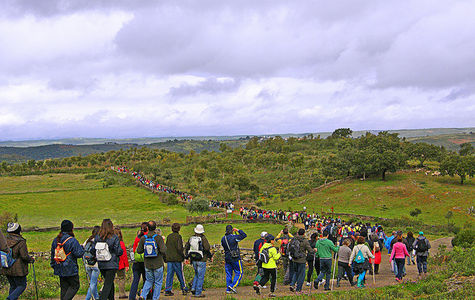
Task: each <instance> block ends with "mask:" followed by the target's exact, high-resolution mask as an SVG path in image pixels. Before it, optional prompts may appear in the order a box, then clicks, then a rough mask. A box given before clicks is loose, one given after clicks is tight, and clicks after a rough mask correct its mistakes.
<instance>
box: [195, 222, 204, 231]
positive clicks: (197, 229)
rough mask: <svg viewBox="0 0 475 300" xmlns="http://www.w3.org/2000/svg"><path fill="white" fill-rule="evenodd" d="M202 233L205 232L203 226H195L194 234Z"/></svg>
mask: <svg viewBox="0 0 475 300" xmlns="http://www.w3.org/2000/svg"><path fill="white" fill-rule="evenodd" d="M204 232H205V229H204V227H203V225H201V224H198V225H196V227H195V233H204Z"/></svg>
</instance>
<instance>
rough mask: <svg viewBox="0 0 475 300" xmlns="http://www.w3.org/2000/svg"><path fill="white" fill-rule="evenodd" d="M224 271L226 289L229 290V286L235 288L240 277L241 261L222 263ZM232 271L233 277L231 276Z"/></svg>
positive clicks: (239, 281)
mask: <svg viewBox="0 0 475 300" xmlns="http://www.w3.org/2000/svg"><path fill="white" fill-rule="evenodd" d="M224 269H225V271H226V291H230V289H229V287H232V288H233V289H235V288H237V287H238V285H239V283H241V279H242V262H241V260H238V261H233V262H226V263H225V264H224ZM233 272H234V278H233Z"/></svg>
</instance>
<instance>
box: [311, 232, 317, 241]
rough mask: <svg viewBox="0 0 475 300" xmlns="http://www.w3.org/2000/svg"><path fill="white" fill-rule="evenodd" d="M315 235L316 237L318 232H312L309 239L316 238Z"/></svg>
mask: <svg viewBox="0 0 475 300" xmlns="http://www.w3.org/2000/svg"><path fill="white" fill-rule="evenodd" d="M317 237H318V233H316V232H314V233H312V235H311V236H310V239H311V240H316V239H317Z"/></svg>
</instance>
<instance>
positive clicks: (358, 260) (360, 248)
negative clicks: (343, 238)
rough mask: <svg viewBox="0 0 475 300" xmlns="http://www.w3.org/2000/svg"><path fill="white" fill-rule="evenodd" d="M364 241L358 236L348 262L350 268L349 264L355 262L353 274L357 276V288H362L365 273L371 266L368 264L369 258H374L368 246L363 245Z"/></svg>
mask: <svg viewBox="0 0 475 300" xmlns="http://www.w3.org/2000/svg"><path fill="white" fill-rule="evenodd" d="M364 242H365V239H364V237H362V236H359V237H358V239H357V240H356V245H355V247H353V251H352V252H351V256H350V261H349V263H348V266H350V267H351V263H352V262H353V260H354V262H355V265H354V268H353V269H354V272H355V274H356V275H358V274H359V276H358V280H357V286H358V287H359V288H364V287H365V286H364V280H365V275H366V271H368V270H369V269H371V265H370V264H369V259H368V258H369V257H371V258H374V255H373V254H372V253H371V251H370V250H369V248H368V246H366V245H365V244H364Z"/></svg>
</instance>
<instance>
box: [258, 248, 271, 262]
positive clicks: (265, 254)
mask: <svg viewBox="0 0 475 300" xmlns="http://www.w3.org/2000/svg"><path fill="white" fill-rule="evenodd" d="M269 248H270V247H267V248H264V249H262V251H261V252H260V253H259V261H260V262H261V263H263V264H267V263H268V262H269V259H270V255H269Z"/></svg>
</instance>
